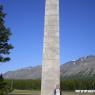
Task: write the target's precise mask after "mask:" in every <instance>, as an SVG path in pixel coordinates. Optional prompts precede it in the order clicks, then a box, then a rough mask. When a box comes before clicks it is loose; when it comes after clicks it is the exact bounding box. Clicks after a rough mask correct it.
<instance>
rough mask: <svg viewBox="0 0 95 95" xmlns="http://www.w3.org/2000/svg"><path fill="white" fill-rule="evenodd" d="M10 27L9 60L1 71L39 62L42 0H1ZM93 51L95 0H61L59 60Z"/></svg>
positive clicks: (41, 36)
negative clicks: (11, 46)
mask: <svg viewBox="0 0 95 95" xmlns="http://www.w3.org/2000/svg"><path fill="white" fill-rule="evenodd" d="M0 4H3V6H4V12H5V13H7V15H6V18H5V25H6V26H7V27H9V28H10V29H11V32H12V36H11V38H10V43H12V45H13V46H14V49H13V50H11V53H10V55H9V56H10V57H11V61H9V62H7V63H0V73H5V72H7V71H11V70H16V69H20V68H24V67H30V66H36V65H41V64H42V49H43V34H44V14H45V0H0ZM87 55H95V0H60V64H63V63H65V62H68V61H71V60H76V59H78V58H80V57H82V56H87Z"/></svg>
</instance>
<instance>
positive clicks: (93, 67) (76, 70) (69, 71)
mask: <svg viewBox="0 0 95 95" xmlns="http://www.w3.org/2000/svg"><path fill="white" fill-rule="evenodd" d="M60 73H61V77H62V78H64V77H71V76H81V77H84V76H88V77H90V76H91V77H92V76H95V56H94V55H89V56H85V57H81V58H79V59H77V60H75V61H69V62H66V63H64V64H62V65H61V66H60ZM4 78H5V79H40V78H41V65H38V66H35V67H25V68H22V69H18V70H14V71H8V72H6V73H4Z"/></svg>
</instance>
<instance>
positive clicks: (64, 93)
mask: <svg viewBox="0 0 95 95" xmlns="http://www.w3.org/2000/svg"><path fill="white" fill-rule="evenodd" d="M12 93H13V94H34V95H40V91H33V90H18V89H15V90H14V91H13V92H12ZM62 95H95V93H93V94H91V93H85V94H82V93H75V92H66V91H64V92H63V93H62Z"/></svg>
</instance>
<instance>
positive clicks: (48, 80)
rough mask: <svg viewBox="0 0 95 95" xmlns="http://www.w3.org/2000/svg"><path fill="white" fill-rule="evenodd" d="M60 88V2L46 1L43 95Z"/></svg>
mask: <svg viewBox="0 0 95 95" xmlns="http://www.w3.org/2000/svg"><path fill="white" fill-rule="evenodd" d="M58 86H60V54H59V0H46V5H45V23H44V45H43V64H42V84H41V95H54V90H55V89H56V87H58Z"/></svg>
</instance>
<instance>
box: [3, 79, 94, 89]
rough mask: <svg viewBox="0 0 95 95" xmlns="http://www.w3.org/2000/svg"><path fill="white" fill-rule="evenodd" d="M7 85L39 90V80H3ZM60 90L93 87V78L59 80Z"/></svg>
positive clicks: (15, 87)
mask: <svg viewBox="0 0 95 95" xmlns="http://www.w3.org/2000/svg"><path fill="white" fill-rule="evenodd" d="M5 81H6V83H7V85H8V87H9V88H10V89H11V90H12V89H20V90H41V80H40V79H38V80H5ZM60 87H61V90H76V89H77V90H78V89H81V90H85V89H86V90H90V89H95V80H61V81H60Z"/></svg>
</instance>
